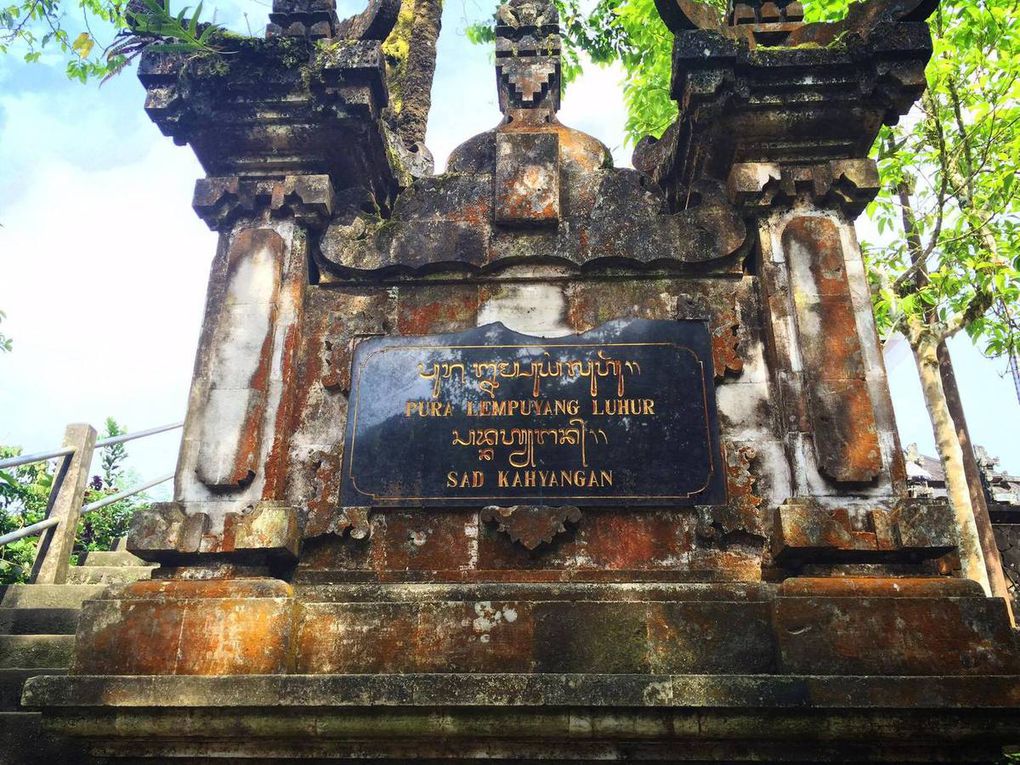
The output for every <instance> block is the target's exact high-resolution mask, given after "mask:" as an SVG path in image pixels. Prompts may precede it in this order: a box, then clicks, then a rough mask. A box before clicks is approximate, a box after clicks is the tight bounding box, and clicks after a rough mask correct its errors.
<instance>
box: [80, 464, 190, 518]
mask: <svg viewBox="0 0 1020 765" xmlns="http://www.w3.org/2000/svg"><path fill="white" fill-rule="evenodd" d="M173 477H174V474H173V473H169V474H168V475H165V476H163V477H162V478H153V479H152V480H151V481H146V482H145V483H140V484H138V485H137V486H133V487H131V488H130V489H124V491H120V492H117V493H116V494H111V495H110V496H109V497H103V499H100V500H96V501H95V502H93V503H92V504H90V505H85V507H83V508H82V509H81V514H82V515H85V513H91V512H92V511H93V510H99V509H101V508H104V507H106V506H108V505H112V504H115V503H117V502H120V501H121V500H122V499H127V498H128V497H133V496H134V495H135V494H141V493H142V492H143V491H145V490H146V489H151V488H152V487H153V486H159V484H161V483H166V482H167V481H169V480H170V479H171V478H173Z"/></svg>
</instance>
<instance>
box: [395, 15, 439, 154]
mask: <svg viewBox="0 0 1020 765" xmlns="http://www.w3.org/2000/svg"><path fill="white" fill-rule="evenodd" d="M442 16H443V2H442V0H402V2H401V4H400V15H399V16H398V17H397V24H396V26H395V27H394V28H393V31H392V32H390V36H389V37H387V38H386V42H384V43H383V52H384V53H385V54H386V80H387V85H388V86H389V94H390V105H389V108H388V113H387V120H388V122H389V125H390V128H391V129H392V130H393V131H394V132H396V133H397V135H399V136H400V138H401V140H403V142H404V146H405V147H407V148H408V149H409V150H413V148H412V147H414V145H415V144H420V145H422V146H424V144H425V129H426V127H427V125H428V118H429V108H430V107H431V105H432V78H433V76H434V75H435V72H436V43H437V41H438V40H439V31H440V29H441V26H442Z"/></svg>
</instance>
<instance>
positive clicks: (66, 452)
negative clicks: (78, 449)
mask: <svg viewBox="0 0 1020 765" xmlns="http://www.w3.org/2000/svg"><path fill="white" fill-rule="evenodd" d="M72 454H74V449H72V448H71V447H67V448H66V449H54V450H53V451H52V452H37V453H36V454H19V455H18V456H17V457H8V458H7V459H3V460H0V470H4V469H5V468H12V467H19V466H21V465H29V464H31V463H33V462H45V461H46V460H52V459H55V458H56V457H70V456H71V455H72Z"/></svg>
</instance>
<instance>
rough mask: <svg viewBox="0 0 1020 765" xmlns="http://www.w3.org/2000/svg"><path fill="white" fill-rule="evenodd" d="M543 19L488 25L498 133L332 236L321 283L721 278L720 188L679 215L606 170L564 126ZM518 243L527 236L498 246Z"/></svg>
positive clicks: (731, 240) (734, 255) (706, 190)
mask: <svg viewBox="0 0 1020 765" xmlns="http://www.w3.org/2000/svg"><path fill="white" fill-rule="evenodd" d="M559 56H560V37H559V27H558V21H557V17H556V13H555V10H554V8H553V7H552V6H551V5H546V4H536V3H532V2H513V3H508V4H504V5H503V6H501V7H500V10H499V12H498V13H497V23H496V71H497V89H498V93H499V104H500V109H501V110H502V111H503V115H504V116H503V119H502V121H501V122H500V124H499V126H498V127H497V128H496V129H494V130H491V131H488V132H486V133H483V134H481V135H478V136H475V137H474V138H471V139H469V140H468V141H466V142H465V143H463V144H462V145H461V146H459V147H458V148H457V149H455V150H454V152H453V154H452V155H451V157H450V161H449V170H450V173H449V174H448V175H446V176H442V177H438V178H422V179H420V180H419V181H418V182H416V183H415V184H414V185H413V186H412V187H410V188H408V189H407V190H405V191H404V192H402V193H401V194H400V196H399V197H398V199H397V201H396V203H395V205H394V208H393V212H392V215H390V216H389V217H386V218H384V217H383V216H382V215H372V214H369V213H365V214H362V215H360V217H359V219H360V221H361V224H360V225H357V226H356V225H355V224H354V223H352V222H351V221H350V220H346V219H345V220H343V221H338V222H336V223H335V224H334V225H333V226H331V227H330V229H329V230H328V231H327V233H326V235H325V236H324V238H323V241H322V246H321V247H320V249H319V251H318V252H317V257H318V258H319V261H318V265H319V267H320V269H321V271H322V272H323V273H324V274H334V275H336V276H338V277H340V278H350V277H352V276H358V275H366V274H370V273H377V274H378V273H385V274H389V275H397V276H403V275H407V274H408V273H411V274H420V273H423V272H426V271H427V272H429V273H436V272H438V271H444V270H446V271H456V272H459V271H463V270H464V269H465V268H467V269H470V270H471V271H473V272H476V273H477V272H482V271H492V270H494V269H498V268H506V267H512V266H515V265H522V264H531V263H549V262H555V263H557V264H559V265H565V266H570V267H573V268H575V269H589V270H594V269H611V268H615V267H618V266H619V265H620V264H621V263H624V264H627V266H628V267H630V268H635V267H636V268H641V269H646V268H654V267H657V266H660V265H663V266H667V267H669V268H675V269H683V268H690V269H692V270H695V269H696V270H698V271H699V272H704V270H705V268H706V264H711V266H713V267H715V268H717V269H718V270H724V269H731V268H732V267H733V265H734V263H736V262H738V261H739V260H740V258H741V256H742V255H743V254H745V253H746V248H745V243H746V239H747V231H746V228H745V226H744V222H743V220H742V219H741V217H740V215H739V214H738V212H737V210H736V209H735V207H734V206H733V205H732V204H731V203H730V201H729V199H728V198H727V196H726V192H725V190H724V188H723V186H722V184H721V182H720V181H717V180H705V181H704V182H702V183H697V184H694V185H693V186H692V189H691V192H690V193H689V194H687V195H686V197H685V202H684V204H683V205H682V206H680V207H679V208H678V209H677V210H676V214H672V215H671V214H667V213H666V210H664V208H665V206H666V205H665V204H664V200H663V197H662V193H661V190H660V189H658V188H657V187H655V185H654V184H652V183H650V182H648V179H647V178H644V177H643V176H642V175H641V174H640V173H637V172H634V171H631V170H614V169H612V167H611V158H610V155H609V151H608V149H607V148H606V147H605V146H603V145H602V144H601V143H600V142H599V141H597V140H595V139H594V138H592V137H591V136H588V135H585V134H584V133H581V132H579V131H577V130H572V129H570V128H568V127H566V126H564V125H562V124H561V123H560V122H559V121H558V119H557V116H556V113H557V111H558V109H559V97H560V86H561V83H560V58H559ZM518 229H527V230H528V232H529V236H521V237H511V236H509V233H510V232H511V231H514V230H518Z"/></svg>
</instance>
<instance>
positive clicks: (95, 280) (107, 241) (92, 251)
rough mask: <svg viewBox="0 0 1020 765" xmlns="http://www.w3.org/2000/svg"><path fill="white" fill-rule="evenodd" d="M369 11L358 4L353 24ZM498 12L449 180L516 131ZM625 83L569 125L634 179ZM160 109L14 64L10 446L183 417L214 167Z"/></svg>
mask: <svg viewBox="0 0 1020 765" xmlns="http://www.w3.org/2000/svg"><path fill="white" fill-rule="evenodd" d="M213 4H215V5H216V6H217V8H218V10H217V20H218V21H220V22H222V23H224V24H226V25H227V26H229V27H231V28H234V29H236V30H238V31H245V30H246V29H247V26H248V25H249V24H250V26H251V28H252V29H253V30H260V29H261V27H262V26H263V25H264V23H265V19H266V16H267V14H268V11H269V4H268V3H261V2H258V3H256V2H247V3H239V2H230V3H210V4H209V5H213ZM356 10H359V8H357V7H356V6H354V5H353V4H350V3H345V4H344V5H343V6H342V7H341V15H343V14H350V13H353V12H355V11H356ZM491 10H492V6H491V5H489V4H486V3H480V2H475V1H474V0H462V2H447V4H446V9H445V11H444V16H443V33H442V36H441V38H440V42H439V64H438V69H437V75H436V82H435V87H434V91H433V105H434V108H433V113H432V117H431V120H430V123H429V135H428V139H427V143H428V145H429V147H430V148H431V149H432V151H433V153H434V154H435V155H436V157H437V160H438V162H439V165H440V166H442V165H443V164H445V158H446V156H447V155H448V154H449V152H450V150H451V149H452V148H453V147H454V146H456V145H457V144H459V143H460V142H461V141H463V140H464V139H466V138H468V137H470V136H471V135H473V134H475V133H478V132H481V131H482V130H485V129H487V128H489V127H491V126H493V125H495V124H496V122H497V121H498V119H499V111H498V109H497V106H496V93H495V75H494V73H493V70H492V59H491V53H490V52H489V51H488V50H487V49H486V48H485V47H478V46H473V45H471V44H470V43H469V42H468V41H467V40H466V38H465V36H464V28H465V27H466V25H467V23H468V22H469V21H473V20H477V19H480V18H482V17H484V16H485V15H487V14H489V13H491ZM245 13H247V22H246V21H245V17H244V14H245ZM619 79H620V73H619V72H618V71H617V70H613V69H608V70H607V69H598V68H595V67H589V68H588V72H587V73H586V75H585V76H583V77H582V78H581V79H580V80H579V81H578V82H576V83H575V84H573V85H572V86H571V87H570V89H569V90H568V92H567V94H566V97H565V99H564V105H563V110H562V111H561V118H562V119H563V121H564V122H566V123H567V124H569V125H571V126H573V127H576V128H579V129H582V130H585V131H587V132H589V133H591V134H593V135H595V136H597V137H598V138H600V139H601V140H602V141H604V142H605V143H606V144H607V145H609V146H610V147H611V148H612V149H613V153H614V156H615V157H616V161H617V164H620V165H622V164H628V163H629V154H630V150H629V148H627V147H625V146H624V145H623V123H624V111H623V104H622V99H621V97H620V91H619ZM143 101H144V91H143V89H142V87H141V86H140V85H139V84H138V81H137V80H136V79H135V76H134V74H133V72H130V71H129V72H125V73H124V74H122V75H121V76H119V77H118V78H116V79H114V80H113V81H111V82H110V83H108V84H107V85H105V86H103V87H102V88H99V87H98V86H97V85H95V84H89V85H84V86H83V85H81V84H79V83H76V82H70V81H68V80H67V79H66V77H65V76H64V74H63V64H62V63H61V62H60V61H59V59H58V58H57V57H55V56H47V57H44V59H43V62H42V63H40V64H35V65H26V64H23V63H21V62H20V61H17V60H14V57H10V56H8V57H6V59H3V60H0V225H2V227H0V309H3V310H4V311H6V312H7V314H8V319H7V321H6V322H4V324H3V325H2V326H3V329H4V331H5V332H6V333H7V334H9V335H11V336H13V338H14V342H15V347H14V352H13V353H11V354H4V355H0V443H3V444H20V445H22V446H24V447H25V448H26V449H28V450H39V449H44V448H46V447H49V446H52V445H55V444H57V443H58V442H59V440H60V437H61V434H62V432H63V428H64V425H65V424H66V423H68V422H72V421H87V422H92V423H94V424H100V423H101V422H102V421H103V419H104V418H105V417H106V416H107V415H113V416H114V417H116V418H117V419H118V420H120V421H121V422H123V423H126V424H127V425H128V426H129V427H130V428H131V429H135V430H140V429H143V428H147V427H151V426H154V425H160V424H163V423H167V422H172V421H175V420H179V419H182V418H183V415H184V408H185V403H186V400H187V391H188V384H189V381H190V378H191V371H192V364H193V360H194V353H195V344H196V341H197V338H198V332H199V326H200V323H201V318H202V310H203V302H204V299H205V288H206V280H207V276H208V268H209V263H210V261H211V259H212V255H213V252H214V248H215V237H214V236H213V234H211V233H210V232H209V231H208V230H207V229H206V227H205V225H204V224H202V223H201V222H200V221H199V220H198V218H197V217H196V216H195V215H194V213H193V212H192V210H191V195H192V189H193V187H194V182H195V179H197V178H198V177H200V176H201V175H202V172H201V169H200V168H199V166H198V163H197V162H196V161H195V160H194V158H193V157H192V155H191V152H190V150H188V149H187V148H185V147H177V146H174V145H173V143H172V142H171V141H170V139H168V138H165V137H163V136H162V135H161V134H160V132H159V130H158V129H157V128H156V127H155V126H154V125H153V124H152V123H151V122H150V121H149V120H148V118H147V117H146V116H145V113H144V112H143V111H142V104H143ZM863 235H864V237H865V238H867V236H868V231H867V229H866V228H865V230H864V231H863ZM951 347H952V351H953V353H954V358H955V360H956V366H957V371H958V373H959V377H960V385H961V388H962V391H963V395H964V402H965V405H966V407H967V414H968V418H969V420H970V424H971V428H972V431H973V433H974V436H975V440H976V441H977V442H978V443H980V444H983V445H985V446H986V447H988V448H989V450H990V451H991V452H992V453H993V454H996V455H997V456H999V457H1000V458H1001V459H1002V463H1003V465H1004V466H1005V467H1007V468H1009V469H1010V470H1011V471H1012V472H1014V473H1020V448H1018V446H1017V439H1016V436H1015V434H1016V433H1017V431H1018V425H1020V406H1018V403H1017V399H1016V395H1015V393H1014V391H1013V385H1012V381H1011V380H1010V378H1008V377H1006V378H1003V377H1002V376H1001V375H1000V373H1001V372H1003V371H1005V367H1004V365H1003V364H993V363H990V362H987V361H985V360H984V359H982V358H981V356H980V354H979V353H977V351H976V350H975V349H974V348H973V347H972V346H971V345H970V344H969V341H967V340H966V338H958V339H956V340H954V342H953V343H952V345H951ZM887 363H888V365H889V373H890V380H891V385H892V391H893V401H894V404H895V406H896V413H897V421H898V424H899V428H900V432H901V437H902V439H903V443H904V444H908V443H911V442H915V441H916V442H918V443H919V444H920V445H921V447H922V449H924V450H927V451H928V452H929V453H932V454H933V453H934V446H933V440H932V436H931V426H930V423H929V421H928V418H927V414H926V412H925V410H924V406H923V402H922V400H921V396H920V386H919V384H918V382H917V373H916V370H915V368H914V365H913V361H912V360H911V359H910V357H909V354H905V353H903V352H895V351H894V352H891V353H889V354H887ZM176 438H177V435H176V434H167V435H163V436H159V437H157V438H153V439H147V440H146V442H142V443H139V444H137V445H133V446H132V447H131V449H130V452H131V458H132V459H131V462H132V464H133V466H134V468H135V470H136V471H137V473H138V474H139V475H140V476H142V477H146V478H147V477H150V476H155V475H159V474H162V473H165V472H169V470H170V468H171V467H172V464H173V462H174V461H175V459H176V440H175V439H176Z"/></svg>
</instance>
